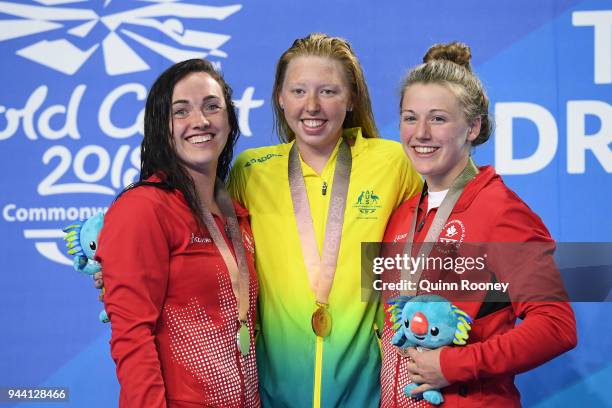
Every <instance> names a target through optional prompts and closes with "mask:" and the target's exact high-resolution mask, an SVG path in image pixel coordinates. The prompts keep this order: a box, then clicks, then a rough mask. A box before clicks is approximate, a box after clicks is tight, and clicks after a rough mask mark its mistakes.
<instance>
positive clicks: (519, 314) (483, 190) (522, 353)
mask: <svg viewBox="0 0 612 408" xmlns="http://www.w3.org/2000/svg"><path fill="white" fill-rule="evenodd" d="M418 201H419V197H418V196H415V197H413V198H412V199H410V200H408V201H406V202H404V203H403V204H402V205H401V206H400V207H399V208H398V209H397V210H396V211H395V213H394V214H393V216H392V217H391V219H390V221H389V224H388V226H387V230H386V233H385V238H384V241H385V242H405V241H406V239H407V235H408V230H409V228H410V224H411V220H412V217H413V215H414V210H415V207H416V205H417V203H418ZM426 210H427V198H425V199H424V200H423V202H422V203H421V206H420V209H419V213H418V218H417V225H419V224H421V223H422V222H423V219H424V224H423V228H422V229H421V230H420V231H417V232H416V233H415V241H416V242H422V241H423V240H424V239H425V236H426V235H427V231H428V230H429V227H430V225H431V222H432V221H433V218H434V216H435V213H436V209H432V210H431V211H429V213H428V214H425V211H426ZM447 234H448V236H447ZM445 240H446V241H447V242H448V241H449V240H451V241H454V242H456V243H458V244H459V245H461V243H470V242H472V243H509V242H514V243H521V242H534V243H541V246H540V247H538V246H535V247H528V248H531V249H529V250H526V251H525V253H522V254H518V256H514V257H513V258H514V260H516V262H521V261H524V260H525V259H521V258H526V257H529V261H528V265H530V267H529V269H530V270H531V271H532V272H529V274H526V273H523V274H521V270H516V269H520V268H512V263H513V262H514V260H513V259H505V260H504V262H502V263H500V264H498V265H495V266H494V268H493V271H494V273H495V274H496V275H497V276H499V277H501V279H503V280H508V281H513V284H515V287H517V285H518V287H521V288H525V289H526V290H528V291H529V290H534V289H533V286H530V285H532V284H535V285H536V287H537V288H538V289H541V288H547V287H549V281H547V280H546V279H548V278H549V276H548V275H544V274H540V275H538V272H537V271H539V270H540V269H541V268H540V266H542V268H548V267H550V265H553V268H554V263H551V262H552V260H551V256H552V253H551V252H548V251H544V250H542V251H540V252H539V253H537V254H534V253H529V252H530V251H531V252H533V251H534V248H535V249H538V251H539V248H542V249H544V248H546V249H550V248H554V242H553V240H552V238H551V237H550V234H549V232H548V230H547V229H546V227H545V226H544V224H543V223H542V221H541V219H540V218H539V217H538V216H537V215H536V214H535V213H534V212H533V211H531V209H529V207H528V206H527V205H526V204H525V203H524V202H523V201H522V200H521V199H520V198H519V197H518V196H517V195H516V194H515V193H514V192H512V191H511V190H510V189H508V188H507V187H506V186H505V184H504V183H503V181H502V180H501V178H500V177H499V176H498V175H497V174H496V173H495V171H494V169H493V168H492V167H490V166H486V167H482V168H480V173H479V174H478V175H477V176H476V177H475V178H474V179H473V180H472V181H470V182H469V183H468V185H467V186H466V188H465V190H464V191H463V193H462V195H461V197H460V198H459V200H458V201H457V203H456V205H455V207H454V209H453V211H452V212H451V214H450V216H449V218H448V220H447V223H446V225H445V227H444V229H443V230H442V232H441V234H440V236H439V238H438V242H442V241H445ZM534 245H536V244H534ZM402 246H403V245H402ZM492 248H502V249H501V250H502V251H503V250H505V249H504V248H507V247H504V246H503V245H497V244H493V245H492ZM515 255H516V254H515ZM533 271H535V272H533ZM532 273H533V276H531V274H532ZM525 275H529V276H525ZM424 276H426V274H425V273H424V274H423V275H422V279H423V277H424ZM557 276H558V275H557ZM398 279H399V272H398V271H394V272H391V273H387V274H385V275H383V280H387V281H397V280H398ZM514 281H516V282H514ZM551 281H552V284H551V285H559V282H560V281H555V279H554V277H553V279H552V280H551ZM517 282H518V283H517ZM557 289H559V288H557ZM560 289H561V291H562V290H563V288H562V284H561V285H560ZM421 293H422V292H419V294H421ZM397 295H399V292H397V291H386V292H383V298H384V301H385V303H386V301H387V300H389V299H390V298H391V297H394V296H397ZM482 299H483V298H482V297H481V300H480V301H471V302H453V303H454V304H455V305H456V306H458V307H460V308H461V309H463V310H464V311H465V312H467V313H468V314H469V315H470V316H471V317H472V318H473V319H474V320H475V321H474V323H473V325H472V330H471V332H470V334H469V339H468V344H467V345H466V346H451V347H446V348H445V349H443V350H442V353H441V355H440V364H441V369H442V373H443V375H444V377H445V378H446V379H447V380H448V382H450V384H451V385H450V386H448V387H446V388H444V389H443V390H442V394H443V396H444V399H445V402H444V403H443V404H442V405H441V406H442V407H511V406H520V395H519V392H518V390H517V389H516V387H515V386H514V375H515V374H517V373H521V372H523V371H527V370H530V369H532V368H534V367H537V366H538V365H540V364H543V363H544V362H546V361H548V360H550V359H552V358H554V357H556V356H558V355H559V354H562V353H563V352H565V351H567V350H570V349H572V348H573V347H575V345H576V342H577V338H576V323H575V319H574V314H573V311H572V309H571V307H570V305H569V304H568V303H567V302H565V301H554V302H553V301H538V302H533V301H523V300H522V299H520V296H518V300H517V298H516V297H513V298H512V299H511V301H508V302H505V303H501V304H500V303H497V304H495V305H493V304H490V303H489V304H487V303H483V302H482ZM508 300H510V299H508ZM492 306H493V307H492ZM517 318H521V319H523V321H522V323H521V324H519V325H518V326H515V324H516V321H517ZM393 334H394V331H393V330H392V329H391V324H390V321H389V316H388V315H387V316H386V317H385V327H384V331H383V337H382V345H383V364H382V372H381V384H382V396H381V406H382V407H385V408H386V407H409V406H429V404H428V403H426V402H423V401H420V402H418V403H417V401H415V400H414V399H410V398H407V397H406V396H405V395H404V393H403V388H404V387H405V385H406V384H407V383H408V382H409V379H408V375H407V372H406V369H405V365H406V363H407V359H406V358H404V357H401V356H399V355H398V354H397V351H396V348H395V347H394V346H392V345H391V338H392V336H393Z"/></svg>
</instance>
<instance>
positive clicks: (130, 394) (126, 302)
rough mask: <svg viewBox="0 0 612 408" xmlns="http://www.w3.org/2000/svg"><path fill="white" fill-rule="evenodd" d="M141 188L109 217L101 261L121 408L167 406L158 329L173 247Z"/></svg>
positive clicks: (153, 206)
mask: <svg viewBox="0 0 612 408" xmlns="http://www.w3.org/2000/svg"><path fill="white" fill-rule="evenodd" d="M140 189H143V188H142V187H141V188H139V189H137V190H133V191H130V192H128V193H126V194H125V195H124V196H122V197H121V198H120V199H119V200H118V201H117V202H116V203H115V204H114V205H113V206H112V208H111V209H110V211H109V212H108V214H107V215H106V217H105V220H104V228H103V229H102V232H101V236H100V241H99V249H98V252H97V257H98V258H99V261H100V262H101V263H102V269H103V272H104V284H105V286H106V293H105V295H104V301H105V305H106V310H107V312H108V315H109V318H110V321H111V329H112V336H111V342H110V344H111V355H112V357H113V359H114V360H115V363H116V364H117V377H118V379H119V383H120V385H121V393H120V406H122V407H165V406H166V396H165V386H164V380H163V378H162V374H161V369H160V361H159V357H158V353H157V349H156V346H155V328H156V325H157V321H158V319H159V316H160V313H161V309H162V307H163V304H164V298H165V293H166V287H167V280H168V275H169V248H168V246H169V245H168V242H167V238H166V237H167V234H166V233H165V231H164V228H163V227H162V225H161V223H160V219H159V217H160V214H159V211H158V210H157V207H158V206H156V205H155V204H154V203H153V202H152V201H151V200H149V199H148V198H147V197H146V196H144V195H142V191H139V190H140Z"/></svg>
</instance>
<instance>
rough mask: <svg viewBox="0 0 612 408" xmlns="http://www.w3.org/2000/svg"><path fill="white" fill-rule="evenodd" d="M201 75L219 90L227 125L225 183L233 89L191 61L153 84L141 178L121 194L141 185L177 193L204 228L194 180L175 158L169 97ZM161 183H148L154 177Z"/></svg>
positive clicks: (220, 172) (234, 129)
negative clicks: (183, 82) (182, 83)
mask: <svg viewBox="0 0 612 408" xmlns="http://www.w3.org/2000/svg"><path fill="white" fill-rule="evenodd" d="M197 72H204V73H206V74H208V75H210V76H211V77H212V78H213V79H214V80H215V81H216V82H217V83H218V84H219V86H220V87H221V89H222V91H223V99H224V101H223V102H224V105H225V112H226V113H227V119H228V123H229V129H230V131H229V135H228V137H227V142H226V143H225V147H224V148H223V151H222V152H221V155H220V156H219V159H218V161H217V172H216V175H217V180H218V181H219V182H224V181H225V180H226V179H227V176H228V174H229V169H230V165H231V162H232V157H233V152H234V146H235V144H236V140H237V139H238V135H239V127H238V118H237V116H236V110H235V108H234V104H233V102H232V89H231V88H230V86H229V85H228V84H227V83H226V82H225V80H224V79H223V77H222V76H221V74H220V73H219V72H217V71H216V70H215V68H214V67H213V65H212V64H211V63H210V62H209V61H206V60H202V59H190V60H187V61H183V62H179V63H177V64H174V65H172V66H171V67H170V68H168V69H166V70H165V71H164V72H163V73H162V74H161V75H160V76H159V77H158V78H157V79H156V80H155V82H154V83H153V86H152V87H151V90H150V91H149V95H148V97H147V102H146V105H145V117H144V138H143V139H142V144H141V153H140V165H141V168H140V178H139V180H138V182H136V183H134V184H132V185H130V186H128V187H127V188H126V189H125V190H124V191H123V192H125V191H127V190H130V189H132V188H135V187H138V186H141V185H152V186H155V187H159V188H162V189H165V190H178V191H180V192H181V193H182V194H183V196H184V197H185V200H186V201H187V205H188V206H189V209H190V210H191V213H192V214H193V216H194V218H195V219H196V220H197V221H198V222H199V223H200V224H201V225H203V220H202V209H203V207H202V203H201V202H200V199H199V198H198V194H197V191H196V188H195V183H194V181H193V178H192V177H191V176H190V175H189V173H188V171H187V170H186V168H185V166H184V165H183V164H181V160H180V159H179V157H178V155H177V154H176V149H175V144H174V139H173V137H172V129H171V122H172V120H171V117H172V116H171V114H172V94H173V92H174V87H175V85H176V84H177V83H178V82H179V81H181V80H182V79H183V78H185V77H187V76H188V75H190V74H193V73H197ZM153 175H156V176H158V177H159V178H160V179H161V181H160V182H147V181H146V180H147V179H148V178H149V177H151V176H153ZM123 192H122V194H123Z"/></svg>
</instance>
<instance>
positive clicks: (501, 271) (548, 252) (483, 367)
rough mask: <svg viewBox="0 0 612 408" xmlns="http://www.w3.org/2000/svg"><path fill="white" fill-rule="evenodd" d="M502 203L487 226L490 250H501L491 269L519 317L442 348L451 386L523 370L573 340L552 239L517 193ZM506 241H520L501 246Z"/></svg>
mask: <svg viewBox="0 0 612 408" xmlns="http://www.w3.org/2000/svg"><path fill="white" fill-rule="evenodd" d="M517 200H518V202H517ZM512 202H514V204H513V203H512ZM506 204H507V205H505V206H502V207H503V209H502V210H501V211H499V212H498V214H497V215H496V216H495V218H494V220H496V221H495V225H494V226H493V228H492V230H491V231H492V233H491V240H490V243H491V244H489V246H488V248H490V249H492V250H493V251H496V252H498V253H499V252H502V253H503V254H502V255H500V256H495V257H493V258H494V260H493V264H492V265H491V269H492V270H494V271H495V274H496V276H498V280H500V281H505V282H509V283H510V286H509V291H510V297H511V305H512V309H513V312H514V316H515V317H518V318H520V319H523V321H522V322H521V323H520V324H518V325H517V326H515V327H513V328H511V329H510V330H507V331H505V332H503V333H497V334H495V333H492V335H491V336H490V337H488V338H487V335H486V334H485V335H484V340H483V341H481V342H476V343H471V344H468V345H466V346H465V347H447V348H444V349H443V350H442V352H441V356H440V365H441V369H442V373H443V375H444V377H445V378H446V379H447V381H449V382H450V383H451V384H452V383H455V382H468V381H473V380H478V379H480V378H485V377H491V376H495V375H499V374H517V373H521V372H524V371H527V370H530V369H532V368H535V367H537V366H539V365H541V364H543V363H545V362H547V361H549V360H551V359H553V358H554V357H556V356H558V355H560V354H562V353H564V352H566V351H568V350H570V349H572V348H574V347H575V346H576V343H577V336H576V321H575V318H574V313H573V311H572V308H571V306H570V305H569V303H568V302H567V296H566V295H565V291H564V288H563V283H562V281H561V278H560V275H559V273H558V271H557V269H556V266H555V264H554V260H553V259H552V254H553V251H554V242H553V241H552V239H551V238H550V235H549V233H548V231H547V229H546V227H545V226H544V224H543V223H542V221H541V220H540V218H539V217H538V216H537V215H536V214H535V213H533V212H532V211H531V210H530V209H529V208H528V207H527V206H526V205H525V204H524V203H522V202H521V201H520V200H519V199H518V197H516V198H515V199H514V200H512V201H511V203H506ZM510 241H512V242H517V243H520V242H522V243H523V244H521V245H514V244H500V243H504V242H505V243H507V242H510ZM498 255H499V254H498ZM495 259H497V262H496V261H495ZM513 287H514V289H513V290H512V288H513ZM542 291H544V292H542ZM543 293H544V294H543ZM487 317H488V316H487ZM474 324H475V325H476V324H478V321H476V322H475V323H474Z"/></svg>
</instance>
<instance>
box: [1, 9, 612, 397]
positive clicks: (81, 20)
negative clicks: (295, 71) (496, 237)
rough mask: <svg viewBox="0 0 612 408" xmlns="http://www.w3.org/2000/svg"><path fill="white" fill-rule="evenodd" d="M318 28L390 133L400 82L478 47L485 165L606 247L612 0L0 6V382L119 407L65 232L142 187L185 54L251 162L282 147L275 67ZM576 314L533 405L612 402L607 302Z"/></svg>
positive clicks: (394, 130)
mask: <svg viewBox="0 0 612 408" xmlns="http://www.w3.org/2000/svg"><path fill="white" fill-rule="evenodd" d="M313 31H322V32H326V33H330V34H332V35H339V36H342V37H345V38H347V39H349V41H350V42H351V43H352V44H353V46H354V49H355V51H356V52H357V54H358V56H359V57H360V60H361V62H362V64H363V67H364V70H365V74H366V78H367V81H368V84H369V87H370V92H371V96H372V99H373V104H374V109H375V115H376V119H377V123H378V126H379V129H380V130H381V133H382V134H383V136H384V137H387V138H391V139H397V137H398V121H397V116H398V88H399V82H400V78H401V76H402V74H403V73H404V72H405V70H406V69H407V68H409V67H411V66H413V65H415V64H417V63H418V62H419V61H420V58H421V56H422V55H423V53H424V52H425V50H426V49H427V48H428V47H429V45H431V44H432V43H436V42H446V41H451V40H460V41H464V42H466V43H468V44H469V45H470V46H471V47H472V52H473V66H474V69H475V71H476V72H477V73H478V74H479V75H480V76H481V78H482V79H483V82H484V83H485V86H486V87H487V89H488V91H489V96H490V98H491V102H492V104H491V111H492V112H493V113H494V114H495V119H496V123H497V129H496V133H495V135H494V137H493V138H492V140H491V141H490V142H489V143H488V144H486V145H485V146H482V147H479V148H477V149H476V151H475V160H476V162H477V163H479V164H488V163H490V164H494V165H495V166H496V168H497V170H498V171H499V172H500V173H502V174H503V175H504V179H505V181H506V183H507V184H508V185H509V186H510V187H511V188H513V189H514V190H515V191H516V192H517V193H518V194H519V195H520V196H521V197H522V198H523V199H524V200H525V201H526V202H527V203H528V204H529V205H530V206H531V207H532V208H533V209H534V210H535V211H536V212H537V213H538V214H540V216H541V217H542V218H543V220H544V221H545V223H546V224H547V226H548V227H549V229H550V231H551V233H552V234H553V236H554V238H555V239H556V240H558V241H559V242H576V241H579V242H611V241H612V232H611V231H612V211H611V210H612V205H611V202H612V189H611V187H612V176H611V173H612V105H611V103H612V92H611V91H612V5H611V4H610V2H609V1H605V0H587V1H577V0H558V1H554V0H540V1H538V2H533V1H528V0H513V1H505V0H504V1H499V2H482V1H476V0H466V1H461V2H457V1H454V0H439V1H436V2H419V1H414V0H403V1H388V2H384V4H383V3H380V4H374V3H372V2H365V1H347V0H339V1H334V2H329V1H323V0H312V1H309V2H298V1H285V2H280V1H278V2H274V1H271V0H264V1H257V2H241V1H236V2H227V1H219V0H210V1H208V0H207V1H198V0H91V1H84V0H21V1H16V0H15V1H0V55H1V56H2V62H0V89H2V91H1V92H0V180H2V184H1V185H2V193H0V212H1V214H0V231H1V234H0V255H1V259H0V327H1V336H0V387H11V386H30V387H33V386H61V387H68V388H69V389H70V402H69V403H66V404H56V405H54V406H71V407H110V406H115V405H116V401H117V395H118V388H119V387H118V384H117V381H116V377H115V375H114V363H113V362H112V360H111V358H110V355H109V346H108V340H109V337H110V327H109V326H108V325H102V324H100V323H98V322H97V314H98V312H99V310H100V308H101V305H100V304H99V303H98V302H97V300H96V291H95V290H94V289H93V287H92V281H91V280H90V279H87V278H86V277H85V276H80V275H78V274H77V273H75V272H74V270H73V269H72V267H71V260H70V259H69V258H67V257H66V255H65V250H64V243H63V241H62V240H61V237H62V236H63V234H62V233H61V228H62V227H64V226H66V225H68V224H70V223H72V222H73V221H74V220H77V219H80V218H85V217H88V216H90V215H92V214H93V213H95V212H97V211H99V210H101V209H102V210H104V209H105V208H106V207H108V205H110V203H111V202H112V200H113V197H114V196H115V195H116V194H117V193H118V192H119V191H121V189H122V188H123V186H125V185H126V184H129V183H130V182H131V181H132V180H133V179H134V178H135V177H137V174H138V173H137V168H138V164H139V149H138V146H139V144H140V140H141V137H142V134H141V128H142V120H143V105H144V99H145V97H146V92H147V89H148V87H149V86H150V85H151V83H152V81H153V80H154V79H155V77H156V76H157V75H158V74H159V73H160V72H161V71H162V70H163V69H165V68H166V67H167V66H169V65H170V64H172V63H173V62H176V61H180V60H183V59H187V58H192V57H206V58H208V59H210V60H211V61H213V62H214V64H216V66H217V67H218V68H219V69H221V70H222V71H223V73H224V75H225V77H226V79H227V80H228V82H229V83H230V84H232V86H233V88H234V99H235V102H236V105H237V107H238V109H239V115H240V126H241V130H242V135H243V136H242V138H241V140H240V142H239V144H238V151H241V150H243V149H245V148H248V147H255V146H261V145H266V144H272V143H275V142H276V137H275V136H274V134H273V129H272V118H271V109H270V93H271V86H272V80H273V72H274V66H275V63H276V60H277V58H278V56H279V55H280V54H281V52H282V51H283V50H284V49H286V48H287V47H288V46H289V45H290V44H291V42H292V41H293V39H295V38H298V37H302V36H304V35H305V34H307V33H309V32H313ZM594 284H596V282H595V283H594ZM574 309H575V311H576V315H577V319H578V330H579V345H578V347H577V348H576V349H575V350H573V351H572V352H570V353H567V354H566V355H564V356H562V357H560V358H558V359H556V360H554V361H552V362H550V363H548V364H546V365H545V366H543V367H540V368H538V369H536V370H533V371H531V372H529V373H526V374H522V375H520V376H519V377H518V380H517V382H518V385H519V388H520V390H521V393H522V401H523V403H524V404H525V405H527V406H539V407H549V406H550V407H552V406H566V405H573V404H584V405H589V406H607V405H608V406H612V402H610V401H609V398H606V396H607V394H606V393H605V390H606V386H608V387H609V384H611V383H612V354H611V352H610V350H612V335H611V334H610V327H612V306H611V304H610V303H575V304H574ZM3 404H6V403H0V405H3ZM11 404H12V403H8V405H11ZM37 405H40V406H47V405H46V404H36V403H28V404H27V405H24V406H28V407H34V406H37Z"/></svg>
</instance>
